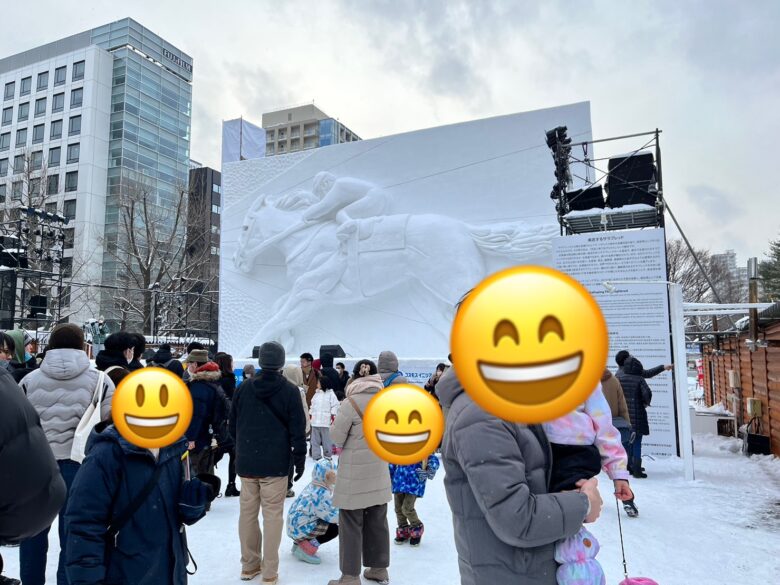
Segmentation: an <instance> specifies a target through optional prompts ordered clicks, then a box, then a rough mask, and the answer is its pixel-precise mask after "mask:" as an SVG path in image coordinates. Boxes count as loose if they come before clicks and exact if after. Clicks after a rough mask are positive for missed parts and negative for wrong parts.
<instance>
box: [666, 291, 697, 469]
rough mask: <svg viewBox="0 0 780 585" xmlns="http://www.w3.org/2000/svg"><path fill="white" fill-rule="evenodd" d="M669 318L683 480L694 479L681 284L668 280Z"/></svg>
mask: <svg viewBox="0 0 780 585" xmlns="http://www.w3.org/2000/svg"><path fill="white" fill-rule="evenodd" d="M669 293H670V294H669V313H670V315H669V317H670V318H671V322H672V345H673V346H672V352H673V354H672V355H673V356H674V394H675V404H676V406H677V434H678V438H677V440H678V442H679V444H680V457H682V460H683V470H684V472H685V479H686V480H687V481H693V480H694V479H695V476H694V470H693V436H692V434H691V413H690V405H689V404H688V382H687V380H688V372H687V368H686V357H685V320H684V317H683V296H682V286H680V285H679V284H676V283H669Z"/></svg>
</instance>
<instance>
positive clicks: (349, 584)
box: [328, 575, 363, 585]
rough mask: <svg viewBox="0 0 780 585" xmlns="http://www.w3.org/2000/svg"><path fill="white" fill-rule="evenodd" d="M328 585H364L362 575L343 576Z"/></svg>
mask: <svg viewBox="0 0 780 585" xmlns="http://www.w3.org/2000/svg"><path fill="white" fill-rule="evenodd" d="M328 585H363V583H362V582H361V581H360V575H341V577H339V578H338V579H332V580H331V581H328Z"/></svg>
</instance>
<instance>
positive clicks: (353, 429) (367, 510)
mask: <svg viewBox="0 0 780 585" xmlns="http://www.w3.org/2000/svg"><path fill="white" fill-rule="evenodd" d="M362 364H367V365H368V367H369V373H368V375H366V376H363V377H361V378H357V379H355V380H354V381H353V382H352V383H351V384H350V385H349V387H348V388H347V396H346V398H345V399H344V400H343V401H342V403H341V406H340V407H339V410H338V413H337V414H336V420H335V421H333V424H332V425H331V427H330V436H331V439H332V440H333V442H334V443H335V444H336V445H338V446H340V447H342V448H343V450H342V452H341V456H340V457H339V473H338V478H337V479H336V490H335V493H334V495H333V505H334V506H336V507H337V508H339V567H340V569H341V577H340V578H339V579H336V580H332V581H330V582H329V583H328V585H360V583H361V581H360V568H361V567H362V566H366V567H367V568H366V570H365V571H364V573H363V576H364V577H365V578H366V579H368V580H370V581H376V582H377V583H388V582H389V579H390V578H389V576H388V573H387V568H388V567H389V566H390V531H389V529H388V526H387V502H389V501H390V500H391V499H392V497H393V495H392V492H391V485H390V471H389V468H388V466H387V463H386V462H385V461H382V460H381V459H380V458H379V457H377V456H376V455H375V454H374V452H373V451H371V449H370V448H369V446H368V444H367V443H366V439H365V436H364V434H363V413H364V412H365V409H366V406H368V403H369V401H370V400H371V399H372V398H373V397H374V396H375V395H376V394H377V393H378V392H379V391H380V390H382V388H383V387H384V386H383V384H382V378H381V377H380V376H379V374H378V372H377V367H376V364H374V362H372V361H370V360H362V361H361V362H358V365H362Z"/></svg>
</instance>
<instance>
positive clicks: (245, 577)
mask: <svg viewBox="0 0 780 585" xmlns="http://www.w3.org/2000/svg"><path fill="white" fill-rule="evenodd" d="M262 572H263V569H262V567H257V569H254V570H251V571H241V580H242V581H251V580H252V579H254V578H255V577H257V576H258V575H259V574H260V573H262Z"/></svg>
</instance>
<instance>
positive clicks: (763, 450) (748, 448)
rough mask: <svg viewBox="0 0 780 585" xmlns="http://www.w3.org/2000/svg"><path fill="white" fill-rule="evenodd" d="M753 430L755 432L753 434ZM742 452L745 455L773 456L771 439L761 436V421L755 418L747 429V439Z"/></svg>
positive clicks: (743, 442) (745, 438)
mask: <svg viewBox="0 0 780 585" xmlns="http://www.w3.org/2000/svg"><path fill="white" fill-rule="evenodd" d="M751 428H752V430H753V431H754V432H751ZM742 452H743V453H745V455H771V454H772V449H771V447H770V444H769V437H766V436H764V435H762V434H761V419H760V418H758V417H753V418H751V419H750V422H749V423H748V424H747V426H746V427H745V437H744V439H743V441H742Z"/></svg>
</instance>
